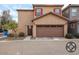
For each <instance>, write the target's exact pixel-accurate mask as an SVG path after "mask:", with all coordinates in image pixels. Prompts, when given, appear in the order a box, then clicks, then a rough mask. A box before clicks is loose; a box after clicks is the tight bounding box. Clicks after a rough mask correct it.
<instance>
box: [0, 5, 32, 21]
mask: <svg viewBox="0 0 79 59" xmlns="http://www.w3.org/2000/svg"><path fill="white" fill-rule="evenodd" d="M17 9H32V5H31V4H0V15H2V11H3V10H10V15H11V16H12V19H13V20H15V21H16V22H18V14H17V11H16V10H17Z"/></svg>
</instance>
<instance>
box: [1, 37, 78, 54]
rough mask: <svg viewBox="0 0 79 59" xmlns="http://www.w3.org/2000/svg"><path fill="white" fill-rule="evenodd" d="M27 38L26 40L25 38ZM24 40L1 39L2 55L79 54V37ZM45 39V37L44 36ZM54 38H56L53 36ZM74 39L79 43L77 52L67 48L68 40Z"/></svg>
mask: <svg viewBox="0 0 79 59" xmlns="http://www.w3.org/2000/svg"><path fill="white" fill-rule="evenodd" d="M25 39H26V40H25ZM25 39H24V40H13V41H7V40H5V41H0V54H1V55H74V54H75V55H78V54H79V39H63V38H62V39H61V38H59V39H58V38H57V39H56V38H55V40H51V39H52V38H51V39H49V40H34V39H33V40H29V39H30V37H26V38H25ZM44 39H45V38H44ZM53 39H54V38H53ZM70 41H73V42H75V43H76V45H77V49H76V51H75V52H72V53H70V52H68V51H67V50H66V44H67V42H70Z"/></svg>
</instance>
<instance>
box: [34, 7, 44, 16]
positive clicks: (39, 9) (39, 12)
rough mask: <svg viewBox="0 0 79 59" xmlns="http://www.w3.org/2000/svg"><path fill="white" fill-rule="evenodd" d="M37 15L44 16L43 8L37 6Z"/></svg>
mask: <svg viewBox="0 0 79 59" xmlns="http://www.w3.org/2000/svg"><path fill="white" fill-rule="evenodd" d="M35 16H42V8H36V10H35Z"/></svg>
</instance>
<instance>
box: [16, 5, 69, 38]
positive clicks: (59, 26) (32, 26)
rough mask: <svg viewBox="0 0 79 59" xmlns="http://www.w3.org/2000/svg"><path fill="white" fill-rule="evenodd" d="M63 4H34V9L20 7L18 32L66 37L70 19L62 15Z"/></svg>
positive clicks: (37, 35) (38, 35)
mask: <svg viewBox="0 0 79 59" xmlns="http://www.w3.org/2000/svg"><path fill="white" fill-rule="evenodd" d="M62 7H63V5H44V4H34V5H33V9H32V10H25V9H24V10H23V9H18V10H17V11H18V21H19V23H18V33H19V32H24V33H25V34H26V35H27V36H28V35H31V36H32V37H64V36H65V35H66V34H67V29H68V20H67V18H66V17H64V16H62V9H61V8H62Z"/></svg>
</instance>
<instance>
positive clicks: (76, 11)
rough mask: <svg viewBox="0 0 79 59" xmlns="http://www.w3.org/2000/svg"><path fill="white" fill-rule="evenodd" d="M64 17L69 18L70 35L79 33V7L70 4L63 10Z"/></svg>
mask: <svg viewBox="0 0 79 59" xmlns="http://www.w3.org/2000/svg"><path fill="white" fill-rule="evenodd" d="M63 16H65V17H67V18H69V19H68V21H69V26H68V29H69V31H68V32H69V33H72V34H76V33H79V5H78V4H69V5H68V6H67V7H66V8H64V9H63Z"/></svg>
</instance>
